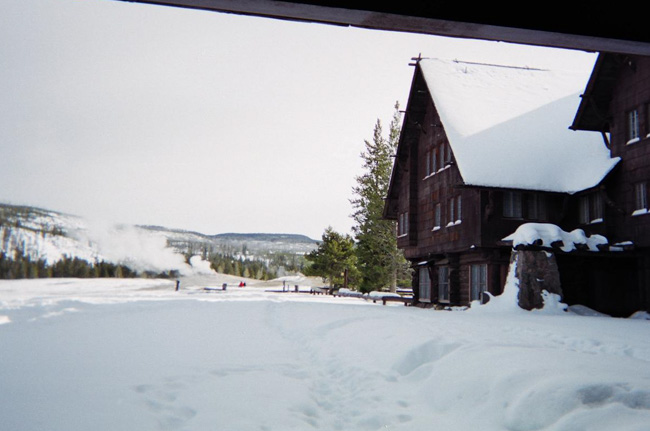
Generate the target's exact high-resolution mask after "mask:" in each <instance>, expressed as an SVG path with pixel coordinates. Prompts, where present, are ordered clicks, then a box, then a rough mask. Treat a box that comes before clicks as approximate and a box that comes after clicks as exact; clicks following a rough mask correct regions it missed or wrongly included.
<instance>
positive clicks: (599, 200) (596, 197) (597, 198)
mask: <svg viewBox="0 0 650 431" xmlns="http://www.w3.org/2000/svg"><path fill="white" fill-rule="evenodd" d="M590 210H591V223H597V222H601V221H603V197H602V195H601V194H600V193H594V194H593V195H591V207H590Z"/></svg>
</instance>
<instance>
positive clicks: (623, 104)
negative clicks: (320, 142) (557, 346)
mask: <svg viewBox="0 0 650 431" xmlns="http://www.w3.org/2000/svg"><path fill="white" fill-rule="evenodd" d="M415 61H416V62H415V64H414V66H415V71H414V76H413V81H412V84H411V90H410V94H409V100H408V103H407V107H406V112H405V116H404V123H403V126H402V130H401V135H400V140H399V144H398V148H397V153H396V156H395V164H394V166H393V172H392V177H391V182H390V187H389V192H388V196H387V197H386V204H385V208H384V216H385V217H386V218H389V219H394V220H397V224H398V231H397V232H398V239H397V241H398V246H399V247H400V248H401V249H403V251H404V254H405V256H406V258H407V259H408V260H409V261H410V262H411V265H412V267H413V269H414V278H413V287H414V292H415V296H416V301H417V302H418V303H419V304H420V305H423V306H427V305H436V304H437V305H467V304H469V303H470V302H471V301H474V300H485V299H486V295H485V294H484V292H489V293H491V294H493V295H498V294H500V293H501V292H502V290H503V286H504V284H505V280H506V276H507V272H508V265H509V260H510V253H511V250H512V247H511V245H510V244H508V243H505V242H504V238H506V237H507V236H508V235H510V234H512V233H513V232H514V231H515V230H516V229H517V228H518V227H519V226H521V225H522V224H524V223H550V224H554V225H557V226H559V227H561V228H562V229H563V230H565V231H572V230H574V229H582V230H584V232H585V233H586V234H587V235H603V236H604V237H606V238H607V240H608V246H607V247H603V248H602V249H600V250H599V251H598V252H594V251H593V250H577V251H572V252H570V253H562V252H558V253H556V257H557V262H558V266H559V269H560V278H561V283H562V290H563V300H564V302H567V303H569V304H570V305H572V304H583V305H586V306H589V307H591V308H594V309H596V310H598V311H602V312H606V313H608V314H611V315H616V316H625V315H629V314H631V313H632V312H634V311H637V310H642V309H645V310H648V309H649V308H650V304H649V301H650V300H649V297H650V292H649V289H650V288H649V286H650V253H649V252H648V250H650V229H649V227H650V225H649V223H650V215H647V216H646V213H647V212H648V195H647V193H648V186H647V181H650V166H649V165H650V157H648V156H649V154H648V152H649V151H650V149H649V148H648V147H647V145H649V144H650V60H649V59H647V58H644V57H636V58H633V57H629V56H622V55H613V54H600V55H599V57H598V59H597V60H596V62H595V66H594V69H593V71H592V73H591V76H589V74H588V73H587V74H584V73H579V72H575V71H561V70H542V69H532V68H528V67H518V66H511V65H494V64H478V63H470V62H462V61H457V60H453V61H448V60H440V59H423V58H418V59H415ZM585 87H586V88H585ZM572 120H573V124H571V121H572Z"/></svg>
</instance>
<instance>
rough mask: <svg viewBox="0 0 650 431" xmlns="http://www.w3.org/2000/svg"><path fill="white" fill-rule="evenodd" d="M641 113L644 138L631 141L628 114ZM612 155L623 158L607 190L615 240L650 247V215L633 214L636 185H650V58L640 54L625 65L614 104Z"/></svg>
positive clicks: (641, 129)
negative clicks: (634, 111) (633, 111)
mask: <svg viewBox="0 0 650 431" xmlns="http://www.w3.org/2000/svg"><path fill="white" fill-rule="evenodd" d="M632 109H637V110H638V112H639V131H640V139H639V140H638V141H637V142H634V143H630V144H628V131H627V125H628V118H627V113H628V112H629V111H630V110H632ZM610 116H611V120H610V131H611V137H610V139H611V145H612V156H614V157H621V159H622V160H621V162H620V164H619V166H618V167H617V169H616V172H615V173H614V174H613V175H612V178H611V179H609V180H608V181H607V182H606V184H607V192H608V195H609V196H610V197H611V199H612V201H613V205H614V206H613V207H612V208H611V211H610V217H612V218H613V219H614V222H613V223H612V227H611V228H610V229H609V231H608V234H609V235H610V238H609V239H610V240H611V241H626V240H633V241H634V242H635V243H636V244H637V246H640V247H649V246H650V214H647V215H639V216H632V212H633V211H634V209H635V196H634V184H635V183H637V182H641V181H646V182H649V184H648V186H649V187H650V138H648V135H649V134H650V58H645V57H637V58H635V59H634V61H633V62H632V63H631V64H626V65H624V66H622V67H621V70H620V75H619V77H618V82H617V85H616V86H615V89H614V97H613V99H612V102H611V104H610Z"/></svg>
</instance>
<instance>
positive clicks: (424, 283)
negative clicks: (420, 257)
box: [418, 266, 431, 302]
mask: <svg viewBox="0 0 650 431" xmlns="http://www.w3.org/2000/svg"><path fill="white" fill-rule="evenodd" d="M423 275H424V276H423ZM418 293H419V296H418V297H419V300H420V302H431V275H430V274H429V267H427V266H421V267H420V269H419V271H418ZM423 293H428V295H424V294H423Z"/></svg>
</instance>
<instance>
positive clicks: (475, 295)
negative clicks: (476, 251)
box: [469, 263, 487, 301]
mask: <svg viewBox="0 0 650 431" xmlns="http://www.w3.org/2000/svg"><path fill="white" fill-rule="evenodd" d="M469 271H470V277H469V288H470V301H476V300H478V301H481V300H482V299H483V292H486V291H487V264H485V263H483V264H479V265H470V268H469Z"/></svg>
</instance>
